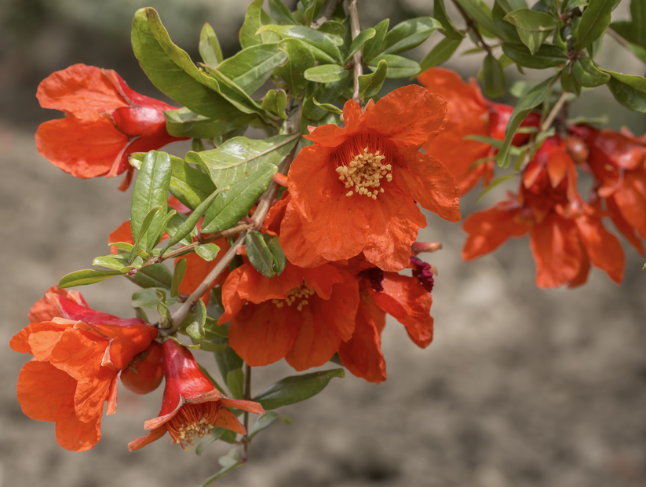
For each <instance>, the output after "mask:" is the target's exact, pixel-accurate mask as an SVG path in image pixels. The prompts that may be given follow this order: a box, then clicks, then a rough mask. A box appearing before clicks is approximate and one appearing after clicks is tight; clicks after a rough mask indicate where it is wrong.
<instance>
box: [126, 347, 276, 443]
mask: <svg viewBox="0 0 646 487" xmlns="http://www.w3.org/2000/svg"><path fill="white" fill-rule="evenodd" d="M163 348H164V361H163V363H164V377H165V378H166V385H165V387H164V397H163V400H162V407H161V411H160V412H159V416H158V417H156V418H154V419H151V420H148V421H146V423H145V424H144V428H145V429H146V430H148V431H150V433H148V434H147V435H145V436H142V437H141V438H137V439H136V440H134V441H132V442H130V444H129V445H128V449H129V450H130V451H134V450H139V449H140V448H143V447H144V446H146V445H148V444H150V443H152V442H153V441H156V440H158V439H159V438H161V437H162V436H164V435H165V434H166V432H168V433H169V434H170V436H171V438H172V442H173V443H179V444H180V446H181V447H182V448H183V449H184V450H188V449H189V448H190V447H191V446H192V445H193V442H194V441H195V439H196V438H202V437H204V436H208V435H209V430H211V429H213V428H214V427H215V426H220V427H222V428H227V429H230V430H232V431H235V432H236V433H240V434H241V435H244V434H245V428H244V426H243V425H242V424H240V421H238V418H237V417H236V415H235V414H233V413H232V412H231V411H230V410H229V409H227V407H230V408H235V409H242V410H244V411H249V412H251V413H255V414H262V413H264V412H265V411H264V409H263V408H262V406H261V405H260V404H258V403H257V402H253V401H242V400H238V399H230V398H228V397H226V396H224V395H223V394H222V393H220V391H218V390H217V389H216V388H215V386H214V385H213V383H212V382H211V381H210V380H209V379H208V377H206V376H205V375H204V373H203V372H202V371H201V370H200V367H199V365H197V362H196V361H195V358H194V357H193V354H192V353H191V352H190V351H189V350H188V349H187V348H185V347H183V346H181V345H179V344H177V343H176V342H175V341H174V340H166V341H165V342H164V344H163Z"/></svg>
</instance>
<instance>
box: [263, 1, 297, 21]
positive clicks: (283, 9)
mask: <svg viewBox="0 0 646 487" xmlns="http://www.w3.org/2000/svg"><path fill="white" fill-rule="evenodd" d="M269 13H270V14H271V16H272V17H273V18H275V19H276V20H277V21H278V22H282V23H283V24H292V25H293V24H296V20H294V17H292V13H291V12H290V10H289V9H288V8H287V6H286V5H285V4H284V3H283V2H281V0H269Z"/></svg>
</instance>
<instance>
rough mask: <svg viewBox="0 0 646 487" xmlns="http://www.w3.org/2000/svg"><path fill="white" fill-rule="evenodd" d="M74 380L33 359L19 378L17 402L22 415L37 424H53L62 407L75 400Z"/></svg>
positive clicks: (50, 365)
mask: <svg viewBox="0 0 646 487" xmlns="http://www.w3.org/2000/svg"><path fill="white" fill-rule="evenodd" d="M75 388H76V381H75V380H74V379H72V378H71V377H70V376H69V375H68V374H66V373H65V372H63V371H62V370H58V369H57V368H56V367H54V366H53V365H52V364H50V363H49V362H38V361H36V360H32V361H31V362H27V363H26V364H25V365H23V367H22V369H20V374H19V375H18V385H17V390H18V402H19V403H20V406H21V407H22V412H23V413H25V414H26V415H27V416H29V417H30V418H31V419H35V420H38V421H56V412H57V411H58V408H59V407H60V405H61V404H63V402H64V401H66V400H67V399H69V398H74V389H75Z"/></svg>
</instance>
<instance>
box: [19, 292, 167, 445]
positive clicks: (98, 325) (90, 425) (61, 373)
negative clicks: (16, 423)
mask: <svg viewBox="0 0 646 487" xmlns="http://www.w3.org/2000/svg"><path fill="white" fill-rule="evenodd" d="M66 296H69V297H71V298H72V299H68V297H66ZM46 299H47V300H48V301H49V303H48V304H45V303H44V302H43V301H42V300H41V301H39V302H37V303H36V305H35V306H34V308H35V309H34V308H32V311H31V313H30V315H31V316H32V317H34V316H37V317H39V318H40V319H44V321H40V322H34V323H31V324H30V325H29V326H27V327H26V328H24V329H23V330H22V331H20V332H19V333H18V334H16V335H15V336H14V337H13V338H12V339H11V342H10V346H11V348H12V349H13V350H15V351H17V352H22V353H30V354H32V355H33V356H34V358H33V359H32V360H31V361H30V362H27V363H26V364H25V365H24V366H23V368H22V370H21V371H20V375H19V377H18V387H17V389H18V401H19V402H20V405H21V407H22V410H23V412H24V413H25V414H26V415H27V416H29V417H30V418H32V419H36V420H39V421H50V422H54V423H56V441H57V443H58V444H59V445H61V446H62V447H63V448H65V449H67V450H71V451H84V450H89V449H90V448H92V447H93V446H94V445H95V444H96V443H97V442H98V441H99V440H100V439H101V416H102V415H103V405H104V403H105V402H106V401H107V403H108V407H107V413H108V414H114V412H115V410H116V407H117V385H118V380H119V374H120V372H121V370H123V369H124V368H125V367H126V366H127V365H128V364H129V362H130V361H131V360H132V358H133V357H134V356H135V355H137V354H138V353H139V352H141V351H143V350H145V349H146V348H147V347H148V346H149V345H150V343H151V342H152V341H153V340H154V339H155V337H156V336H157V330H156V329H155V328H152V327H151V326H148V325H147V324H146V323H144V322H143V321H141V320H139V319H129V320H122V319H120V318H117V317H116V316H112V315H109V314H106V313H100V312H98V311H94V310H93V309H91V308H89V307H87V305H86V303H85V300H83V298H82V296H81V295H80V294H72V293H71V292H69V293H66V292H64V291H63V292H61V291H59V290H57V289H50V290H49V291H48V292H47V294H46ZM47 307H49V308H47Z"/></svg>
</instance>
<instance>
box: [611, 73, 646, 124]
mask: <svg viewBox="0 0 646 487" xmlns="http://www.w3.org/2000/svg"><path fill="white" fill-rule="evenodd" d="M604 71H605V72H606V73H608V74H609V75H610V76H611V78H610V81H608V88H609V89H610V92H611V93H612V96H614V97H615V100H617V101H618V102H619V103H620V104H622V105H623V106H625V107H626V108H629V109H631V110H634V111H636V112H641V113H646V79H644V78H642V77H641V76H634V75H630V74H621V73H615V72H613V71H607V70H604Z"/></svg>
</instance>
